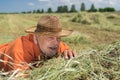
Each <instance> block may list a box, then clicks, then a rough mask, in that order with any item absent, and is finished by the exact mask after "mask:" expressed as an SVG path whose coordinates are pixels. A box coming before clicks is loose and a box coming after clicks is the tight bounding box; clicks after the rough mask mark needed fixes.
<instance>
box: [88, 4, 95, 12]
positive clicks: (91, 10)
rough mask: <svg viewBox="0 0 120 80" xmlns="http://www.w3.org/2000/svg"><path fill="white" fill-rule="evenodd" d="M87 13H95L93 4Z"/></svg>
mask: <svg viewBox="0 0 120 80" xmlns="http://www.w3.org/2000/svg"><path fill="white" fill-rule="evenodd" d="M88 12H97V9H96V8H95V6H94V4H92V5H91V8H90V9H89V10H88Z"/></svg>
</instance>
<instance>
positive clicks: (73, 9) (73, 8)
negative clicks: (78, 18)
mask: <svg viewBox="0 0 120 80" xmlns="http://www.w3.org/2000/svg"><path fill="white" fill-rule="evenodd" d="M70 12H77V10H76V9H75V5H74V4H73V5H72V6H71V9H70Z"/></svg>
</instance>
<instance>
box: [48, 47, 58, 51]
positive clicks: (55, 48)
mask: <svg viewBox="0 0 120 80" xmlns="http://www.w3.org/2000/svg"><path fill="white" fill-rule="evenodd" d="M49 48H50V49H51V50H57V47H49Z"/></svg>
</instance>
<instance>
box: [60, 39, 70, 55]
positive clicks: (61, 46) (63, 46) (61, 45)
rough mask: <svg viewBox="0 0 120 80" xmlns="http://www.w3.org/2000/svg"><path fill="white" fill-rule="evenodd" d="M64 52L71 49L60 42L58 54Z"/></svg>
mask: <svg viewBox="0 0 120 80" xmlns="http://www.w3.org/2000/svg"><path fill="white" fill-rule="evenodd" d="M65 50H71V48H70V47H69V46H68V45H67V44H66V43H64V42H62V41H61V42H60V45H59V50H58V52H59V53H63V52H64V51H65Z"/></svg>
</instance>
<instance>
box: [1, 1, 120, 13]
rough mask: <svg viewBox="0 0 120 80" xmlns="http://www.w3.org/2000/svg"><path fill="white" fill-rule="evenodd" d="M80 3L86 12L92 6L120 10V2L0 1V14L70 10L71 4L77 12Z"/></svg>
mask: <svg viewBox="0 0 120 80" xmlns="http://www.w3.org/2000/svg"><path fill="white" fill-rule="evenodd" d="M81 3H84V4H85V7H86V10H88V9H89V8H90V7H91V5H92V4H94V5H95V8H97V9H98V8H105V7H113V8H115V10H120V6H119V4H120V0H97V1H96V0H76V1H75V0H1V2H0V13H12V12H24V11H33V10H37V9H40V10H41V9H44V11H47V9H48V8H51V9H52V10H53V11H56V10H57V7H58V6H63V5H67V6H68V9H70V8H71V5H73V4H74V5H75V8H76V9H77V10H80V7H81Z"/></svg>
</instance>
